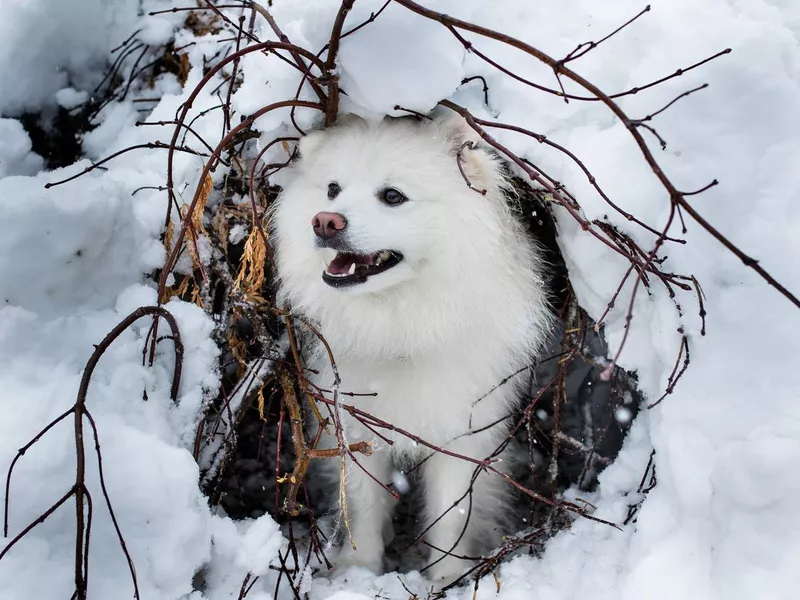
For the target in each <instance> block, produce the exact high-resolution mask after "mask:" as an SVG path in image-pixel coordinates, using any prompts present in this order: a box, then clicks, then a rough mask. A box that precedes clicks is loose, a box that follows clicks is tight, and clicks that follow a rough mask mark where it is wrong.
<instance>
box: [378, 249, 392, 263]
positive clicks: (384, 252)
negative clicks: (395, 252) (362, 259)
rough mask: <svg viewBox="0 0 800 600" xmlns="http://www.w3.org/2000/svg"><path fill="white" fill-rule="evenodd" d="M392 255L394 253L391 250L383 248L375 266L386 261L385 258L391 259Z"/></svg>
mask: <svg viewBox="0 0 800 600" xmlns="http://www.w3.org/2000/svg"><path fill="white" fill-rule="evenodd" d="M391 255H392V253H391V252H389V251H388V250H381V251H380V252H379V253H378V256H377V257H376V258H375V266H376V267H377V266H378V265H380V264H381V263H382V262H383V261H385V260H389V257H390V256H391Z"/></svg>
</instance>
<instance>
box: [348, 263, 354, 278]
mask: <svg viewBox="0 0 800 600" xmlns="http://www.w3.org/2000/svg"><path fill="white" fill-rule="evenodd" d="M355 272H356V263H350V269H349V270H348V271H347V274H348V275H352V274H353V273H355Z"/></svg>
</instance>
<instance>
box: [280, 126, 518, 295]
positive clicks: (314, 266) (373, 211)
mask: <svg viewBox="0 0 800 600" xmlns="http://www.w3.org/2000/svg"><path fill="white" fill-rule="evenodd" d="M476 141H477V138H476V136H475V135H474V134H472V133H471V130H469V128H468V127H467V126H466V125H465V124H463V121H461V119H460V117H455V118H449V119H445V118H438V119H435V120H432V121H415V120H411V119H392V120H386V121H384V122H383V123H368V122H366V121H363V120H361V119H358V118H352V117H351V118H349V119H345V120H344V121H343V122H342V123H340V124H339V125H337V126H335V127H333V128H331V129H327V130H323V131H316V132H313V133H311V134H310V135H307V136H305V137H304V138H303V139H302V141H301V142H300V159H299V160H298V162H297V163H296V164H295V166H294V167H293V173H292V175H291V181H290V183H289V184H288V185H287V187H286V188H285V190H284V192H283V194H282V198H281V200H280V202H279V207H278V209H277V211H276V214H275V218H274V223H273V226H274V227H273V228H274V231H275V232H276V234H277V236H278V239H279V242H278V252H279V254H280V255H281V261H280V266H281V277H282V279H286V277H290V278H291V277H293V276H296V275H300V273H299V272H298V270H299V271H302V272H304V274H305V276H306V277H307V278H308V282H307V286H308V291H309V293H311V294H317V293H319V289H324V288H325V287H326V288H330V289H334V290H336V292H337V293H339V294H368V293H380V292H385V291H389V290H390V289H392V288H396V287H397V286H402V285H404V284H408V283H410V282H412V281H413V280H415V279H418V278H421V277H426V276H433V275H436V274H437V271H439V268H437V265H439V267H440V268H441V267H443V266H444V265H441V264H439V263H443V262H444V261H447V267H448V268H450V269H452V268H455V269H460V270H462V273H461V275H462V276H466V277H468V276H469V265H468V264H453V262H452V261H453V256H450V255H451V254H453V252H452V250H453V249H454V248H457V247H458V246H459V245H460V244H457V243H456V244H455V245H454V242H455V240H456V238H459V237H465V238H469V237H471V236H475V235H476V232H475V227H476V225H478V227H479V228H480V225H479V224H477V223H475V222H474V221H475V219H476V214H475V212H476V211H474V210H472V208H474V205H476V204H486V203H489V202H493V201H495V202H496V199H494V198H491V197H489V198H486V197H484V194H481V193H479V191H482V190H492V191H499V187H500V186H501V185H502V183H503V177H502V175H501V168H500V165H499V163H498V161H497V160H496V159H495V158H494V157H493V156H492V155H491V154H490V153H489V152H487V151H486V150H483V149H480V148H478V147H477V144H476ZM467 182H469V185H471V186H472V187H473V188H475V189H473V190H471V189H470V188H469V187H468V183H467ZM484 208H485V207H484ZM478 212H481V211H478ZM477 233H478V234H479V233H480V232H477ZM478 237H480V236H478ZM466 241H468V242H470V245H472V244H474V243H480V240H477V239H472V240H471V241H470V240H466ZM290 254H291V256H290ZM459 262H460V261H459ZM312 282H313V283H312ZM323 286H324V287H323ZM314 290H316V291H314Z"/></svg>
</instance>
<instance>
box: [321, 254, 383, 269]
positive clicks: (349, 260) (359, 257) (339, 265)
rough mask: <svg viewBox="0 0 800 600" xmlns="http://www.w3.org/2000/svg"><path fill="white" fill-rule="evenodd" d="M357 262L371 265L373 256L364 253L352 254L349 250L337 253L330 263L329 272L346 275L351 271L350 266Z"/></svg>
mask: <svg viewBox="0 0 800 600" xmlns="http://www.w3.org/2000/svg"><path fill="white" fill-rule="evenodd" d="M353 263H355V264H356V266H358V265H371V264H372V258H371V257H370V256H368V255H364V254H350V253H348V252H341V253H339V254H337V255H336V258H334V259H333V260H332V261H331V264H329V265H328V273H330V274H331V275H346V274H348V273H349V272H350V267H351V266H352V264H353Z"/></svg>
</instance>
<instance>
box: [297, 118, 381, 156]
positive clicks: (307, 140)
mask: <svg viewBox="0 0 800 600" xmlns="http://www.w3.org/2000/svg"><path fill="white" fill-rule="evenodd" d="M363 123H366V121H365V120H364V119H362V118H361V117H359V116H358V115H354V114H347V115H342V116H340V117H338V118H337V119H336V122H335V123H334V124H333V126H332V127H330V128H329V129H317V130H316V131H312V132H311V133H307V134H306V135H304V136H303V137H302V138H300V142H299V148H300V158H308V157H309V156H311V155H312V154H314V153H315V152H316V151H317V150H318V149H319V147H320V146H321V145H322V142H323V141H324V140H325V138H326V137H327V135H328V134H329V132H330V131H335V130H336V129H338V128H340V127H353V126H356V125H358V124H363Z"/></svg>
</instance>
